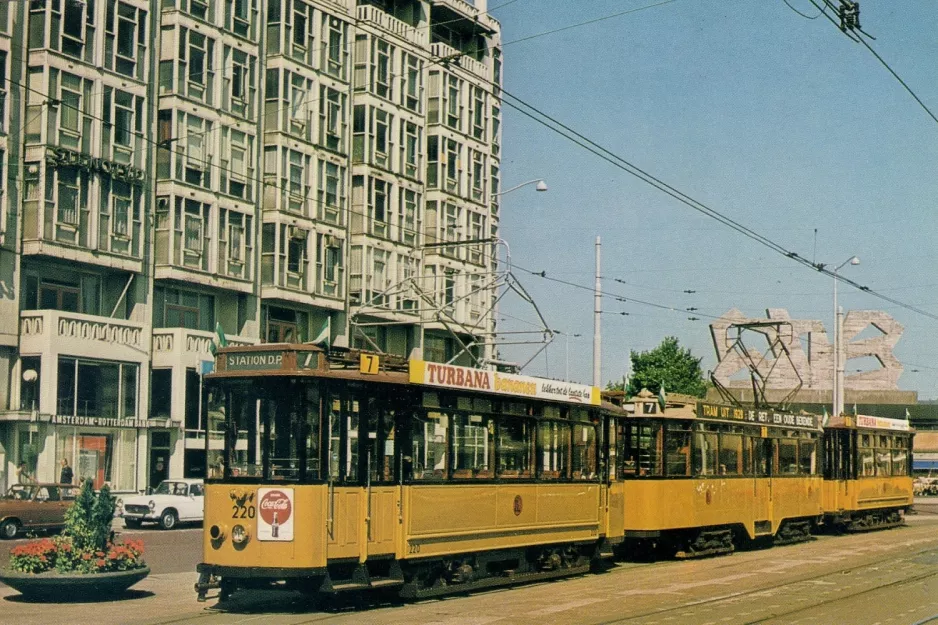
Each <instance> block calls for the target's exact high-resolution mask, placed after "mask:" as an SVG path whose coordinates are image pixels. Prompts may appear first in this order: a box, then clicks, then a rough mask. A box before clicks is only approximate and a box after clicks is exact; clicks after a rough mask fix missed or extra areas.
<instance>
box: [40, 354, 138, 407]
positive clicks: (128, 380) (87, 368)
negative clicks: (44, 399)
mask: <svg viewBox="0 0 938 625" xmlns="http://www.w3.org/2000/svg"><path fill="white" fill-rule="evenodd" d="M137 369H138V367H137V365H136V364H130V363H120V362H105V361H90V360H79V359H77V358H66V357H61V356H60V357H59V370H58V374H59V376H58V377H59V387H58V394H57V397H56V399H57V404H56V414H59V415H68V416H75V417H105V418H117V419H133V418H135V417H136V416H137Z"/></svg>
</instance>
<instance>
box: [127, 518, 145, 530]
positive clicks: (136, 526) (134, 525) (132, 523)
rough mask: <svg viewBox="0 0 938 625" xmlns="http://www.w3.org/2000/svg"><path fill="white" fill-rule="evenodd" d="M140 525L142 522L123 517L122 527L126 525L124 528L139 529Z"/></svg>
mask: <svg viewBox="0 0 938 625" xmlns="http://www.w3.org/2000/svg"><path fill="white" fill-rule="evenodd" d="M141 525H142V523H141V522H140V521H134V520H130V519H124V527H126V528H127V529H129V530H138V529H140V526H141Z"/></svg>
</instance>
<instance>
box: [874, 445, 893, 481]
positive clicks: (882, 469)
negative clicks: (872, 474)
mask: <svg viewBox="0 0 938 625" xmlns="http://www.w3.org/2000/svg"><path fill="white" fill-rule="evenodd" d="M876 475H881V476H886V475H892V452H891V451H890V450H888V449H877V450H876Z"/></svg>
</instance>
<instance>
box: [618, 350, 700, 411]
mask: <svg viewBox="0 0 938 625" xmlns="http://www.w3.org/2000/svg"><path fill="white" fill-rule="evenodd" d="M700 360H701V359H700V358H694V356H693V355H692V354H691V352H690V349H686V348H681V346H680V344H679V343H678V340H677V338H676V337H673V336H668V337H665V339H664V340H663V341H661V345H659V346H658V347H656V348H654V349H652V350H650V351H647V352H634V351H633V352H632V353H631V361H632V375H631V376H629V382H628V387H627V388H626V393H627V394H628V395H629V396H633V395H637V394H638V393H639V391H641V390H642V389H643V388H647V389H648V390H649V391H651V392H652V393H654V394H656V395H657V394H658V391H659V390H660V389H661V385H662V384H664V389H665V393H666V394H667V393H684V394H687V395H693V396H695V397H703V396H704V395H705V394H706V393H707V383H706V381H705V380H704V378H703V373H702V371H701V369H700ZM610 386H611V387H613V388H620V389H621V388H622V384H621V383H619V384H617V385H610Z"/></svg>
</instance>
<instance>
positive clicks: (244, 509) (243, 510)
mask: <svg viewBox="0 0 938 625" xmlns="http://www.w3.org/2000/svg"><path fill="white" fill-rule="evenodd" d="M256 514H257V510H256V509H255V508H254V506H246V505H243V504H242V505H238V504H235V505H233V506H231V518H232V519H253V518H254V516H255V515H256Z"/></svg>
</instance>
